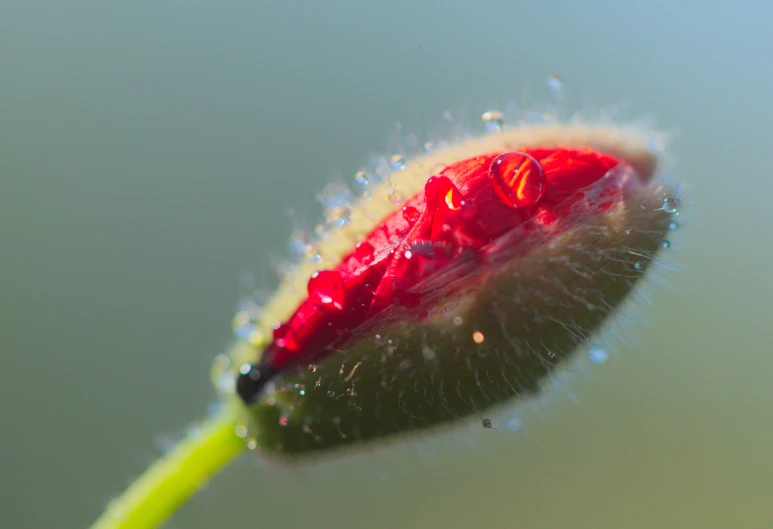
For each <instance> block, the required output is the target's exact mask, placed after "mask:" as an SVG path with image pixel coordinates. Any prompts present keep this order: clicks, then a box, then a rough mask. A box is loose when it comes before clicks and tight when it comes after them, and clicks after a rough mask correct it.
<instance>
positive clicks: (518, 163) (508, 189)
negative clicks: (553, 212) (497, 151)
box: [488, 152, 545, 208]
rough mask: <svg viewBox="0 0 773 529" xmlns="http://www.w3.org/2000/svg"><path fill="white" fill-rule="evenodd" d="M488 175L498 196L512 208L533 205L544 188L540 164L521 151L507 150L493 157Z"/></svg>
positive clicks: (543, 176)
mask: <svg viewBox="0 0 773 529" xmlns="http://www.w3.org/2000/svg"><path fill="white" fill-rule="evenodd" d="M488 176H489V181H490V182H491V186H492V187H493V188H494V191H495V192H496V194H497V195H498V196H499V198H500V199H501V200H502V201H503V202H504V203H505V204H507V205H509V206H512V207H513V208H523V207H527V206H533V205H535V204H536V203H537V202H538V201H539V199H540V198H542V194H543V192H544V189H545V175H544V174H543V173H542V166H540V164H539V162H537V160H535V159H534V158H532V157H531V156H529V155H528V154H524V153H522V152H507V153H505V154H501V155H499V156H497V157H496V158H494V161H493V162H491V166H490V167H489V171H488Z"/></svg>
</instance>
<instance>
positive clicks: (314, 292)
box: [309, 270, 346, 310]
mask: <svg viewBox="0 0 773 529" xmlns="http://www.w3.org/2000/svg"><path fill="white" fill-rule="evenodd" d="M309 296H310V297H311V296H313V297H316V298H317V301H319V302H320V303H321V304H323V305H325V306H329V307H332V308H336V309H338V310H342V309H343V306H344V302H345V301H346V291H345V289H344V280H343V278H342V277H341V274H339V273H338V272H333V271H332V270H320V271H319V272H314V273H313V274H312V275H311V279H309Z"/></svg>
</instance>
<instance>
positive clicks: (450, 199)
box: [424, 176, 462, 211]
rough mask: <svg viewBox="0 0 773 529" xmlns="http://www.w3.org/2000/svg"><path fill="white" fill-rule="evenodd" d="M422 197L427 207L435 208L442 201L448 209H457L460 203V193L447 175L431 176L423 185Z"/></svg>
mask: <svg viewBox="0 0 773 529" xmlns="http://www.w3.org/2000/svg"><path fill="white" fill-rule="evenodd" d="M424 197H425V199H426V200H427V207H428V208H430V210H431V211H433V210H436V209H437V208H438V207H440V206H441V205H442V204H443V203H445V205H446V206H447V207H448V208H449V209H454V210H455V209H459V208H460V207H461V203H462V193H461V191H459V188H457V187H456V186H455V185H454V183H453V182H452V181H451V179H450V178H448V177H447V176H431V177H429V179H428V180H427V183H426V184H425V185H424Z"/></svg>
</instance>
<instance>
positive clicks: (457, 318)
mask: <svg viewBox="0 0 773 529" xmlns="http://www.w3.org/2000/svg"><path fill="white" fill-rule="evenodd" d="M453 322H454V325H456V326H457V327H458V326H460V325H461V324H462V323H464V318H462V317H461V316H454V319H453Z"/></svg>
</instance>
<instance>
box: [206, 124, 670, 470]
mask: <svg viewBox="0 0 773 529" xmlns="http://www.w3.org/2000/svg"><path fill="white" fill-rule="evenodd" d="M656 165H657V160H656V155H655V153H653V152H652V150H650V149H649V148H648V141H647V137H646V136H644V135H642V134H641V133H638V132H636V131H624V130H623V131H621V130H620V129H616V128H611V127H601V126H599V127H594V126H563V125H535V126H526V127H520V128H517V129H513V130H504V131H501V132H498V133H497V134H494V135H489V136H486V137H485V138H484V139H482V140H481V139H474V140H468V141H462V142H459V143H457V144H455V145H452V146H451V147H449V148H448V149H446V150H443V151H441V152H430V153H427V154H424V155H422V156H419V157H417V158H415V159H414V160H412V161H408V162H404V161H401V164H400V166H399V167H397V168H395V169H394V171H393V172H392V173H391V174H390V175H389V178H388V180H387V181H388V186H387V185H382V187H381V188H379V189H376V190H374V191H372V192H370V196H369V197H367V199H361V200H360V201H359V202H358V203H356V204H354V205H353V207H352V208H351V214H350V216H349V217H348V220H350V221H349V222H347V223H344V224H343V225H342V226H340V227H336V228H334V229H332V230H331V231H330V232H329V233H328V234H327V235H325V236H324V237H322V238H321V239H320V240H319V242H318V246H317V248H314V249H313V250H312V254H313V255H320V256H324V258H325V261H324V262H325V263H326V264H328V263H330V264H329V265H327V266H326V267H325V268H323V269H319V264H318V263H316V262H311V261H316V260H317V259H312V260H311V261H309V260H306V261H303V262H302V263H300V264H299V265H298V266H297V267H296V269H295V271H294V272H293V273H292V274H291V275H290V276H289V278H288V279H286V280H285V281H284V283H283V284H282V285H281V286H280V288H279V290H278V291H277V293H276V294H275V296H274V297H273V298H272V299H271V300H270V301H269V302H268V304H267V305H266V307H265V308H264V311H263V317H262V318H260V319H259V320H258V321H257V322H256V327H255V329H256V330H255V333H256V336H257V338H256V339H254V340H253V342H252V343H251V344H250V343H247V342H242V343H241V344H240V345H238V346H237V347H236V348H235V349H234V351H233V352H232V361H231V362H230V366H232V367H229V368H228V369H227V370H226V371H225V372H224V373H223V372H219V377H220V378H222V377H223V376H227V377H235V384H234V387H235V392H236V395H237V397H234V400H237V402H239V404H235V405H238V406H241V407H242V413H241V414H240V417H241V418H242V420H243V422H244V431H245V437H247V438H249V440H250V441H249V442H250V443H251V446H252V447H259V448H261V449H262V450H263V451H264V452H277V453H281V454H284V455H293V456H295V455H304V454H307V453H316V452H320V451H324V450H328V449H331V448H334V447H337V446H339V445H344V444H349V443H362V442H370V441H374V440H379V439H386V438H390V437H393V436H395V435H396V434H400V433H404V432H410V431H415V430H418V429H424V428H429V427H437V426H442V425H447V424H452V423H453V422H454V421H456V420H457V419H460V418H463V417H465V416H466V415H469V414H473V413H480V412H483V411H484V410H486V409H488V408H490V407H492V406H495V405H498V404H501V403H504V402H506V401H508V400H509V399H512V398H514V397H518V396H520V395H526V394H530V393H534V392H535V391H537V389H538V387H539V382H540V380H541V379H543V378H544V377H546V376H547V375H548V374H549V373H550V372H551V371H552V370H553V369H554V368H555V367H556V366H558V365H560V364H561V363H562V362H563V361H565V359H566V358H567V357H568V356H569V355H571V354H572V353H573V351H575V350H576V349H577V348H578V346H580V345H582V344H584V343H585V342H586V341H588V339H589V337H590V336H591V335H592V334H593V333H594V331H595V330H596V329H597V328H598V327H599V326H600V325H601V324H602V323H603V322H604V320H605V319H606V318H607V316H609V314H610V313H611V312H612V311H614V310H615V308H616V307H617V306H618V305H619V304H620V303H621V302H622V301H623V300H624V299H625V298H626V296H627V294H628V293H629V292H630V291H631V289H632V286H633V285H634V284H635V283H636V282H637V281H638V280H639V279H640V278H641V277H642V275H643V274H644V273H645V271H646V269H647V266H648V264H649V263H650V261H651V259H652V257H653V256H654V254H655V253H656V252H657V251H658V250H659V249H660V248H661V247H663V241H664V240H665V236H666V233H667V232H668V226H669V223H670V222H671V216H672V214H673V209H674V208H673V207H664V204H673V201H674V200H675V199H674V198H673V196H672V193H671V192H670V191H669V190H667V189H665V188H663V187H662V186H661V185H660V184H658V183H656V182H654V181H653V176H654V173H655V170H656ZM429 168H431V169H429ZM395 190H397V191H399V192H400V193H401V195H402V197H404V199H403V200H401V201H399V203H398V201H396V200H394V196H393V195H394V193H395ZM669 201H672V202H669ZM220 371H222V369H221V370H220Z"/></svg>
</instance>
